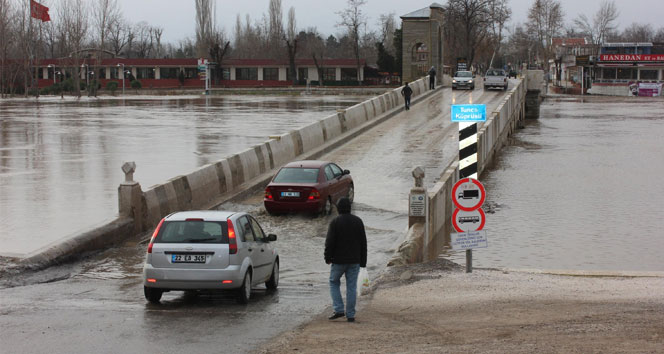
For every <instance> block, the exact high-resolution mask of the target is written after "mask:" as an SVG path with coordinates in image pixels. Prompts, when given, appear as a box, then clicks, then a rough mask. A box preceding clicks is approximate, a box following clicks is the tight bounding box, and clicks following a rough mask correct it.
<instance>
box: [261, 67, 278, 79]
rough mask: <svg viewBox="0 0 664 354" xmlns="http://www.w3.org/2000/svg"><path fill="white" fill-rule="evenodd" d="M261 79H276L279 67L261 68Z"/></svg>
mask: <svg viewBox="0 0 664 354" xmlns="http://www.w3.org/2000/svg"><path fill="white" fill-rule="evenodd" d="M263 80H270V81H278V80H279V68H263Z"/></svg>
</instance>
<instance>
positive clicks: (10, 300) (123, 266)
mask: <svg viewBox="0 0 664 354" xmlns="http://www.w3.org/2000/svg"><path fill="white" fill-rule="evenodd" d="M502 95H503V93H502V92H482V91H481V90H476V91H475V92H472V93H471V92H452V91H451V90H450V89H441V90H439V91H437V92H436V93H434V94H433V95H432V96H430V97H429V98H427V99H426V100H424V101H423V102H418V103H416V104H415V105H413V107H412V109H411V110H410V111H408V112H402V113H400V114H398V115H397V116H395V117H393V118H391V119H389V120H387V121H386V122H384V123H382V124H380V125H378V126H376V127H374V128H373V129H371V130H369V131H367V132H365V133H364V134H362V135H361V136H360V137H358V138H356V139H353V140H351V141H350V142H348V143H347V144H345V145H343V146H341V147H340V148H338V149H337V150H334V151H332V152H330V153H329V154H327V155H325V156H322V157H321V158H322V159H325V160H332V161H335V162H337V163H338V164H339V166H341V167H342V168H344V169H349V170H350V172H351V175H352V176H353V179H354V181H355V184H356V186H355V193H356V194H355V202H354V203H353V213H354V214H356V215H358V216H359V217H361V218H362V219H363V221H364V224H365V227H366V230H367V239H368V250H369V252H368V259H367V268H368V270H369V274H370V276H372V277H376V276H378V275H379V274H380V273H381V271H382V270H383V269H384V267H385V264H386V263H387V261H388V260H389V259H390V258H391V257H392V255H393V253H394V250H395V248H396V247H397V246H398V245H399V244H400V242H401V241H402V240H403V237H404V236H405V235H406V232H407V206H408V203H407V200H408V199H407V196H408V192H409V190H410V187H411V186H412V185H413V179H412V176H411V171H412V169H413V168H415V167H416V166H424V167H425V168H426V172H427V178H426V179H427V182H429V181H433V180H436V179H437V177H438V175H439V174H440V173H441V172H442V169H443V168H444V167H445V166H447V163H449V160H450V159H453V158H454V157H455V154H456V150H455V149H456V148H455V147H456V146H458V143H457V142H456V141H455V140H454V138H455V137H456V135H457V133H456V125H454V124H452V123H451V122H450V117H449V105H450V104H451V102H452V101H453V100H455V102H457V103H462V102H464V103H467V102H469V101H470V100H471V96H472V99H473V100H474V102H475V103H486V104H487V105H488V107H487V108H488V109H491V108H492V107H495V105H497V103H498V102H499V101H500V98H501V96H502ZM448 138H449V139H448ZM220 209H227V210H241V211H248V212H250V213H252V214H253V215H254V216H256V218H257V220H258V221H259V222H260V223H261V225H262V226H263V228H264V229H265V231H266V232H268V233H275V234H277V236H278V240H277V241H276V243H275V245H276V247H277V248H278V250H279V254H280V266H281V276H280V285H279V290H278V291H277V292H274V293H270V292H266V291H265V290H264V288H263V287H259V288H257V289H254V290H255V291H254V292H253V294H252V299H251V301H250V303H249V305H244V306H241V305H237V304H235V302H234V300H233V299H232V298H230V297H228V296H225V295H218V296H216V295H215V296H199V297H197V298H188V297H187V296H185V295H184V294H183V293H182V292H177V291H174V292H170V293H165V294H164V296H163V298H162V303H161V304H160V305H153V304H149V303H148V302H147V301H146V300H145V299H144V298H143V293H142V291H143V289H142V282H141V269H142V262H143V259H144V255H145V249H146V244H145V243H140V242H138V241H137V240H133V241H129V242H126V243H125V244H124V245H122V246H120V247H117V248H113V249H111V250H108V251H106V252H103V253H101V254H98V255H96V256H94V257H93V258H92V259H88V260H85V261H83V262H80V263H78V264H75V265H71V266H63V267H56V268H53V269H50V270H48V271H44V272H40V273H38V274H35V275H30V276H28V278H23V279H19V280H18V283H17V282H9V283H6V284H4V286H11V287H6V288H3V289H0V314H2V315H0V342H2V343H4V344H5V347H4V348H7V349H8V350H9V351H10V352H21V353H40V352H44V351H46V348H48V349H50V351H51V352H67V353H89V352H90V351H91V350H90V349H92V351H94V352H118V351H123V352H159V353H181V352H185V351H186V352H188V353H209V352H215V351H218V352H229V353H246V352H249V351H251V350H252V349H254V348H256V347H258V346H259V345H260V344H261V343H263V342H264V341H267V340H268V339H270V338H272V337H274V336H276V335H278V334H279V333H281V332H283V331H286V330H289V329H293V328H295V327H296V326H297V325H298V324H300V323H302V322H304V321H307V320H309V319H311V318H312V317H314V316H317V315H320V314H321V313H322V312H324V311H325V310H326V309H327V308H329V306H330V302H331V301H330V298H329V289H328V285H327V278H328V274H329V266H328V265H326V264H325V262H324V260H323V248H324V242H325V234H326V232H327V226H328V224H329V222H330V220H331V219H332V218H333V217H334V215H330V216H327V217H318V218H312V217H309V216H306V215H282V216H277V217H273V216H269V215H268V214H267V213H266V212H265V211H264V209H263V207H262V193H258V194H256V195H253V196H250V197H248V198H246V199H245V200H242V201H239V202H237V203H234V204H224V205H221V206H220ZM2 285H3V283H2V281H0V287H2ZM21 285H22V286H21ZM363 301H365V299H364V298H360V299H359V309H358V317H357V318H358V319H357V321H358V323H359V324H360V325H361V323H362V303H363ZM102 333H103V335H102ZM64 336H66V337H67V338H71V340H68V341H62V340H61V338H62V337H64ZM118 339H121V340H118ZM33 343H36V344H33Z"/></svg>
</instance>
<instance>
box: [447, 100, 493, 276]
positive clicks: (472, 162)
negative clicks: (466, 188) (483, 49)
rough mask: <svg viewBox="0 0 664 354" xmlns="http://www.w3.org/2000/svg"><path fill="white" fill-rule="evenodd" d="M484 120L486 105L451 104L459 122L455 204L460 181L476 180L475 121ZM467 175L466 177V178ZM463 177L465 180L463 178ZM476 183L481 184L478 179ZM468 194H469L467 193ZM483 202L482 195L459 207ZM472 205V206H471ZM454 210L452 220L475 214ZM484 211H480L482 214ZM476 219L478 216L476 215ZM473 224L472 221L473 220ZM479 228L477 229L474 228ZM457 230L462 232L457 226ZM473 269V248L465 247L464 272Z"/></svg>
mask: <svg viewBox="0 0 664 354" xmlns="http://www.w3.org/2000/svg"><path fill="white" fill-rule="evenodd" d="M485 121H486V105H479V104H469V105H452V122H458V123H459V182H457V184H456V185H455V187H454V188H452V200H453V201H454V203H455V204H457V207H459V205H458V199H459V198H463V199H465V198H464V197H463V196H462V197H459V196H458V192H457V189H459V187H458V186H460V183H470V184H471V185H472V183H474V182H475V181H477V122H485ZM466 177H468V178H466ZM464 179H465V180H464ZM477 184H479V185H480V186H481V184H480V183H479V181H477ZM481 190H482V191H483V190H484V187H481ZM469 195H470V194H469ZM483 202H484V196H482V198H480V199H479V200H478V203H477V205H476V206H472V205H471V206H469V207H468V208H467V209H470V210H466V209H464V208H461V207H460V209H462V210H463V211H474V210H476V209H479V208H480V207H481V206H482V204H481V203H483ZM471 207H472V208H471ZM457 214H458V213H457V212H455V214H454V216H453V222H454V223H455V224H457V223H464V222H465V221H469V222H472V221H474V220H475V216H457ZM483 214H484V213H482V215H483ZM460 217H468V218H470V219H460V220H457V219H456V218H460ZM478 221H480V220H479V217H478ZM473 224H474V222H473ZM480 225H481V226H480V227H483V226H484V221H483V220H482V222H481V224H480ZM476 230H479V229H476ZM457 231H458V232H463V231H464V230H460V229H458V228H457ZM472 271H473V250H472V249H466V273H471V272H472Z"/></svg>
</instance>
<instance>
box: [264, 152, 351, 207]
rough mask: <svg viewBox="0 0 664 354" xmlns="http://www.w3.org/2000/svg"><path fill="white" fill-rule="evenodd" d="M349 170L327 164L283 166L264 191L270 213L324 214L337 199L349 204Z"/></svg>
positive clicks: (295, 163) (310, 162) (307, 163)
mask: <svg viewBox="0 0 664 354" xmlns="http://www.w3.org/2000/svg"><path fill="white" fill-rule="evenodd" d="M354 196H355V187H354V184H353V178H352V177H351V176H350V171H348V170H342V169H341V167H339V166H338V165H337V164H335V163H332V162H328V161H311V160H307V161H295V162H291V163H289V164H287V165H285V166H283V167H282V168H281V169H279V171H278V172H277V173H276V175H275V176H274V177H273V178H272V181H271V182H270V183H269V184H268V186H267V188H265V197H264V199H263V204H264V205H265V210H267V212H268V213H270V214H281V213H289V212H306V213H312V214H323V215H327V214H329V213H330V212H331V210H332V205H336V203H337V201H338V200H339V199H340V198H341V197H348V199H350V201H351V202H352V201H353V198H354Z"/></svg>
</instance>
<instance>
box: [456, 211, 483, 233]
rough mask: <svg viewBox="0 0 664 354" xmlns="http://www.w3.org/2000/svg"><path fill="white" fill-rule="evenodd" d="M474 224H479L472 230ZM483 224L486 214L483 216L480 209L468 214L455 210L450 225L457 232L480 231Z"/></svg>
mask: <svg viewBox="0 0 664 354" xmlns="http://www.w3.org/2000/svg"><path fill="white" fill-rule="evenodd" d="M459 214H461V215H459ZM476 222H479V223H480V224H479V226H477V228H476V229H474V230H473V228H474V225H475V223H476ZM485 223H486V214H484V210H482V209H481V208H480V209H476V210H473V211H469V212H468V211H462V210H459V209H455V210H454V213H453V214H452V225H453V226H454V228H455V229H456V231H457V232H473V231H480V230H482V229H484V224H485Z"/></svg>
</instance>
